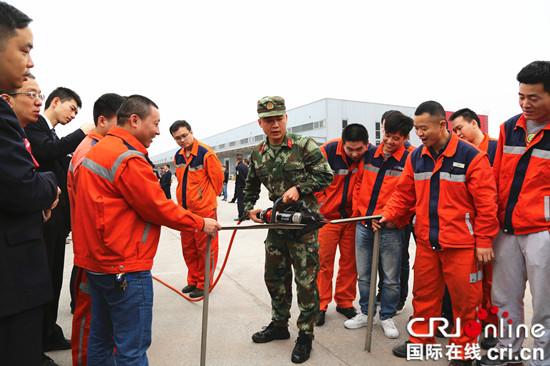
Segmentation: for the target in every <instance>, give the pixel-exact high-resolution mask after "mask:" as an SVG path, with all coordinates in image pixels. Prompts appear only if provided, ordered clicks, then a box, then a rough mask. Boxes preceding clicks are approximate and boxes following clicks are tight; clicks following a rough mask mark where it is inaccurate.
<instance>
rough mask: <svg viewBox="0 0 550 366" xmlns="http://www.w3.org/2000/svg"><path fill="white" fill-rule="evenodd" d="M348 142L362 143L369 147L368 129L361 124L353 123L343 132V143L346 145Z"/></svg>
mask: <svg viewBox="0 0 550 366" xmlns="http://www.w3.org/2000/svg"><path fill="white" fill-rule="evenodd" d="M347 141H351V142H357V141H360V142H363V143H364V144H365V145H367V146H368V144H369V132H368V131H367V128H366V127H365V126H363V125H362V124H360V123H351V124H349V125H347V126H346V127H345V128H344V130H343V131H342V143H344V144H345V143H346V142H347Z"/></svg>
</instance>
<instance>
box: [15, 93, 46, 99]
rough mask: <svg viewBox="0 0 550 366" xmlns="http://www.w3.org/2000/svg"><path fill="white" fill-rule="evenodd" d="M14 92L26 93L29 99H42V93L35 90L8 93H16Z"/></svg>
mask: <svg viewBox="0 0 550 366" xmlns="http://www.w3.org/2000/svg"><path fill="white" fill-rule="evenodd" d="M16 94H27V95H28V96H29V97H31V99H40V100H42V101H44V94H40V93H37V92H18V93H9V94H8V95H16Z"/></svg>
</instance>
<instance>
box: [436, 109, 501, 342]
mask: <svg viewBox="0 0 550 366" xmlns="http://www.w3.org/2000/svg"><path fill="white" fill-rule="evenodd" d="M449 121H450V122H451V123H452V126H453V131H454V133H456V135H457V136H458V137H459V138H461V139H463V140H464V141H468V142H469V143H471V144H473V145H474V146H476V147H477V148H478V149H479V150H481V151H485V152H486V153H487V155H488V156H489V162H490V163H491V166H492V165H493V161H495V155H496V152H497V145H498V140H496V139H493V138H491V137H489V135H488V134H486V133H485V132H483V131H481V120H480V119H479V116H478V115H477V113H476V112H474V111H472V110H471V109H469V108H462V109H459V110H458V111H456V112H454V113H453V114H451V116H450V117H449ZM492 279H493V264H492V263H487V264H485V265H484V266H483V280H482V283H481V287H482V288H483V300H482V302H481V306H482V308H483V309H485V311H487V314H488V315H487V318H486V319H484V320H483V326H484V327H485V326H486V325H488V324H492V325H494V326H497V327H498V317H497V316H496V315H495V314H493V313H491V306H492V301H491V283H492ZM448 299H449V300H450V298H448ZM449 302H450V301H449ZM443 303H445V298H444V299H443ZM443 307H445V305H443ZM483 334H484V335H485V333H483ZM497 341H498V339H497V338H496V337H495V335H493V334H487V337H483V339H482V340H481V342H479V344H480V345H481V347H482V348H484V349H489V348H492V347H494V346H496V344H497Z"/></svg>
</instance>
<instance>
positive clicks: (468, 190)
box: [382, 132, 498, 358]
mask: <svg viewBox="0 0 550 366" xmlns="http://www.w3.org/2000/svg"><path fill="white" fill-rule="evenodd" d="M449 133H450V137H449V140H448V141H447V143H446V145H445V146H444V148H443V151H442V153H441V154H439V155H438V156H437V157H436V158H435V159H434V157H433V155H432V154H431V153H430V152H429V150H428V148H426V147H425V146H424V147H421V148H417V149H416V150H414V151H413V152H412V153H411V154H410V155H409V159H407V163H406V164H405V169H404V171H403V173H402V174H401V178H400V180H399V183H398V184H397V187H396V191H395V193H394V194H393V195H392V197H391V198H390V200H389V201H388V203H387V204H386V206H385V207H384V210H383V212H382V215H383V216H384V217H385V218H386V219H387V220H388V221H389V222H391V221H393V220H394V219H395V218H396V217H401V216H403V215H404V214H405V213H406V212H407V211H408V210H410V209H411V208H413V207H414V208H415V210H416V223H415V233H416V241H417V246H416V259H415V264H414V271H415V278H414V284H413V308H414V315H413V318H424V319H425V320H424V321H415V322H414V324H412V330H413V332H414V333H415V334H417V335H418V336H413V335H411V336H410V338H409V340H410V341H411V342H414V343H435V338H434V336H433V335H431V336H420V335H423V334H424V335H425V334H429V321H428V319H430V318H432V317H438V316H439V315H440V310H441V303H442V298H443V292H444V288H445V284H447V287H448V289H449V293H450V294H451V298H453V299H458V300H457V301H453V313H454V316H455V317H457V318H460V319H461V328H462V329H460V334H459V337H457V338H451V340H452V342H453V343H454V344H455V345H457V346H459V347H458V348H459V354H460V355H461V357H462V358H464V349H465V347H466V345H467V344H472V343H476V342H477V340H476V339H475V338H471V337H469V336H468V335H466V333H465V332H464V326H465V324H466V323H467V322H468V321H477V317H476V311H477V310H478V309H479V306H480V305H481V296H482V289H481V281H480V280H481V271H480V268H479V265H478V264H477V260H476V257H475V248H491V246H492V240H493V238H494V237H495V236H496V234H497V231H498V222H497V218H496V212H497V197H496V186H495V181H494V177H493V175H492V171H491V165H490V163H489V159H488V157H487V154H486V153H485V152H482V151H479V150H478V149H477V148H475V147H474V146H472V145H471V144H469V143H467V142H464V141H461V140H460V139H459V138H458V137H457V136H456V135H455V134H454V133H452V132H449ZM455 324H456V322H455ZM453 333H454V331H453Z"/></svg>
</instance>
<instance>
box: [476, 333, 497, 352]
mask: <svg viewBox="0 0 550 366" xmlns="http://www.w3.org/2000/svg"><path fill="white" fill-rule="evenodd" d="M487 335H488V337H484V338H483V339H482V340H481V342H479V345H480V346H481V348H483V349H487V350H488V349H490V348H494V347H495V346H496V345H497V343H498V338H497V337H495V336H494V335H492V334H487Z"/></svg>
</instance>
